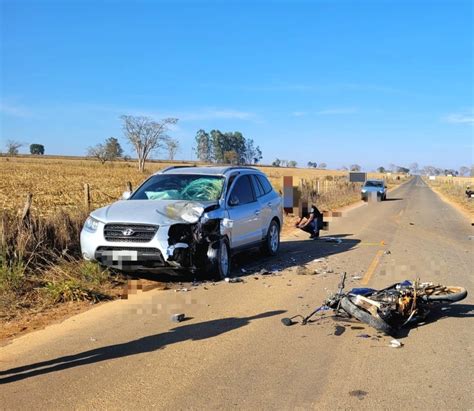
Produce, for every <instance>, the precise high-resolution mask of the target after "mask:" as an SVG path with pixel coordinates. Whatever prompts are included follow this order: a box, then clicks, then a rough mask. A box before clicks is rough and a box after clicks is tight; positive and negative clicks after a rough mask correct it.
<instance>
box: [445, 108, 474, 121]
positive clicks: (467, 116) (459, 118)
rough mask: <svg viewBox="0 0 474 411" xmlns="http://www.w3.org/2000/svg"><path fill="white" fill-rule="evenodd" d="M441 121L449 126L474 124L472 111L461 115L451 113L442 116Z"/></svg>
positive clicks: (473, 111) (473, 112) (473, 110)
mask: <svg viewBox="0 0 474 411" xmlns="http://www.w3.org/2000/svg"><path fill="white" fill-rule="evenodd" d="M442 120H443V121H445V122H446V123H451V124H474V109H471V110H470V111H469V110H467V111H465V112H461V113H451V114H448V115H447V116H444V117H443V119H442Z"/></svg>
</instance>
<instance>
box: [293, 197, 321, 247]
mask: <svg viewBox="0 0 474 411" xmlns="http://www.w3.org/2000/svg"><path fill="white" fill-rule="evenodd" d="M322 217H323V215H322V214H321V212H320V211H319V210H318V208H317V207H316V206H315V205H312V206H311V209H310V212H309V213H308V211H303V213H302V216H301V217H300V219H299V221H298V222H297V223H296V224H295V227H296V228H300V229H301V230H303V231H306V232H307V233H310V236H309V238H311V239H315V238H318V237H319V230H320V228H321V225H322Z"/></svg>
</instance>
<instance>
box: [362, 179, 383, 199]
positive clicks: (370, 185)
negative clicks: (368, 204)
mask: <svg viewBox="0 0 474 411" xmlns="http://www.w3.org/2000/svg"><path fill="white" fill-rule="evenodd" d="M371 193H377V197H378V198H380V199H381V200H386V199H387V186H386V185H385V182H384V181H383V180H367V181H366V182H365V183H364V185H363V186H362V189H361V191H360V195H361V199H362V200H364V201H367V200H368V199H369V196H370V195H371Z"/></svg>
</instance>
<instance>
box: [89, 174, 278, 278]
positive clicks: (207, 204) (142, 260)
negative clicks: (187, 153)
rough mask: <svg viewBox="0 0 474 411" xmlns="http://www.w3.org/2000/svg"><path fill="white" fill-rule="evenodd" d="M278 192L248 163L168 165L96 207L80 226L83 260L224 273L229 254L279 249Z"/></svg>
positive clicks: (227, 270) (123, 267) (125, 266)
mask: <svg viewBox="0 0 474 411" xmlns="http://www.w3.org/2000/svg"><path fill="white" fill-rule="evenodd" d="M282 210H283V207H282V199H281V197H280V196H279V195H278V194H277V193H276V192H275V191H274V190H273V188H272V186H271V184H270V182H269V181H268V179H267V177H266V176H265V174H264V173H262V172H261V171H259V170H257V169H255V168H251V167H170V168H167V169H165V170H162V171H160V172H158V173H156V174H154V175H152V176H151V177H150V178H148V179H147V180H145V182H144V183H143V184H142V185H141V186H140V187H138V189H137V190H136V191H135V192H133V193H130V192H125V193H124V194H123V199H122V200H119V201H117V202H115V203H113V204H111V205H109V206H106V207H102V208H99V209H98V210H95V211H93V212H92V213H91V214H90V216H89V217H88V218H87V220H86V222H85V224H84V227H83V229H82V232H81V250H82V255H83V257H84V258H85V259H86V260H92V261H98V262H99V263H100V264H102V265H105V266H111V267H114V268H117V269H119V270H124V271H128V270H138V271H140V270H157V269H163V268H164V269H186V270H191V271H193V272H196V273H211V274H212V275H213V276H214V277H217V278H225V277H227V276H229V274H230V268H231V255H232V254H233V253H236V252H238V251H241V250H244V249H248V248H253V247H261V248H262V250H263V251H264V252H265V253H266V254H268V255H275V254H276V253H277V252H278V250H279V247H280V229H281V226H282V223H283V211H282Z"/></svg>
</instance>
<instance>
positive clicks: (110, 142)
mask: <svg viewBox="0 0 474 411" xmlns="http://www.w3.org/2000/svg"><path fill="white" fill-rule="evenodd" d="M104 149H105V155H106V156H107V160H115V159H117V158H120V157H122V155H123V150H122V147H121V146H120V143H119V142H118V140H117V139H116V138H115V137H109V138H108V139H107V140H105V143H104Z"/></svg>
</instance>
